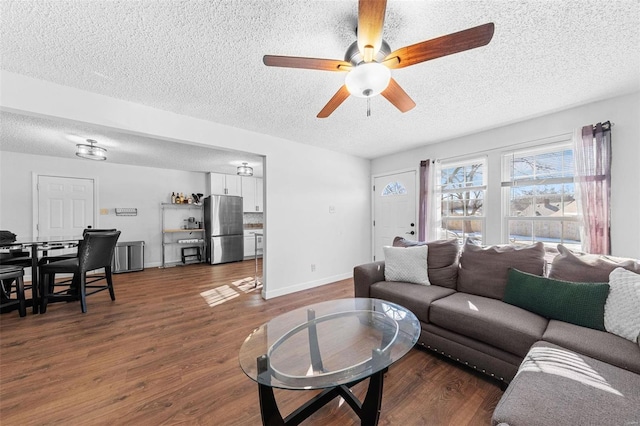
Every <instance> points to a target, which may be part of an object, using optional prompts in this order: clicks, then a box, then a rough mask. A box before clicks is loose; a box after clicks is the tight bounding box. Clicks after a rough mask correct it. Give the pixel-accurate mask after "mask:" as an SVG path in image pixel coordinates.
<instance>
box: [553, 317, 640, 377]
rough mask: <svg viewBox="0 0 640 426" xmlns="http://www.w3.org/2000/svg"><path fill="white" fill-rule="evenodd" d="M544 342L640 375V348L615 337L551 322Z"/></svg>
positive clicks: (560, 322) (572, 325)
mask: <svg viewBox="0 0 640 426" xmlns="http://www.w3.org/2000/svg"><path fill="white" fill-rule="evenodd" d="M542 339H543V340H545V341H547V342H551V343H555V344H556V345H560V346H563V347H565V348H567V349H569V350H572V351H575V352H578V353H581V354H584V355H587V356H590V357H592V358H595V359H597V360H600V361H603V362H606V363H609V364H613V365H615V366H618V367H620V368H624V369H626V370H630V371H633V372H635V373H637V374H640V347H639V346H638V345H637V344H635V343H633V342H630V341H629V340H627V339H623V338H622V337H619V336H616V335H615V334H611V333H607V332H606V331H598V330H593V329H591V328H585V327H580V326H577V325H574V324H569V323H567V322H564V321H556V320H551V321H549V325H548V326H547V330H546V331H545V332H544V334H543V335H542Z"/></svg>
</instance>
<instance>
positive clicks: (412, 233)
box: [405, 231, 415, 235]
mask: <svg viewBox="0 0 640 426" xmlns="http://www.w3.org/2000/svg"><path fill="white" fill-rule="evenodd" d="M405 234H409V235H414V234H415V232H414V231H411V232H405Z"/></svg>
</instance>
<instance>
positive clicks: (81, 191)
mask: <svg viewBox="0 0 640 426" xmlns="http://www.w3.org/2000/svg"><path fill="white" fill-rule="evenodd" d="M37 188H38V236H39V237H51V236H56V237H73V236H78V235H82V231H83V230H84V229H85V228H86V227H88V226H93V225H94V223H93V220H94V209H95V207H94V205H93V203H94V199H93V193H94V180H93V179H82V178H68V177H59V176H38V186H37Z"/></svg>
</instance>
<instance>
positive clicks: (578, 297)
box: [502, 268, 609, 331]
mask: <svg viewBox="0 0 640 426" xmlns="http://www.w3.org/2000/svg"><path fill="white" fill-rule="evenodd" d="M608 295H609V284H608V283H573V282H569V281H560V280H554V279H551V278H545V277H541V276H538V275H532V274H528V273H526V272H520V271H518V270H517V269H513V268H511V269H509V274H508V280H507V287H506V289H505V292H504V298H503V299H502V300H503V301H504V302H506V303H509V304H510V305H515V306H518V307H520V308H523V309H526V310H527V311H531V312H534V313H536V314H538V315H542V316H543V317H546V318H549V319H556V320H560V321H564V322H570V323H572V324H576V325H581V326H583V327H589V328H594V329H596V330H602V331H604V330H605V328H604V305H605V302H606V301H607V296H608Z"/></svg>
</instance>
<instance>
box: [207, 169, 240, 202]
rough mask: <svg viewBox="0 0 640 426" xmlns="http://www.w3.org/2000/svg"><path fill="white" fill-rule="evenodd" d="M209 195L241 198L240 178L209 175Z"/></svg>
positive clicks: (218, 174) (215, 174)
mask: <svg viewBox="0 0 640 426" xmlns="http://www.w3.org/2000/svg"><path fill="white" fill-rule="evenodd" d="M209 194H216V195H237V196H239V197H241V196H242V180H241V179H240V176H236V175H225V174H223V173H209Z"/></svg>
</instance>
